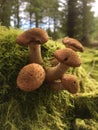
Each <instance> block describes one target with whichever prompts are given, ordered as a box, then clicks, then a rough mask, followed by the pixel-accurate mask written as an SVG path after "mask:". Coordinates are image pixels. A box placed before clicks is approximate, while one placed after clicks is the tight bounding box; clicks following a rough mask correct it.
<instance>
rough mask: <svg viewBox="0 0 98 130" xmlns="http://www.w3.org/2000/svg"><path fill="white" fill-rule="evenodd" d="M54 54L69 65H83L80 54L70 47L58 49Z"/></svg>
mask: <svg viewBox="0 0 98 130" xmlns="http://www.w3.org/2000/svg"><path fill="white" fill-rule="evenodd" d="M54 56H55V58H56V59H57V60H58V61H59V62H61V63H63V64H66V65H67V66H71V67H79V66H80V65H81V59H80V57H79V55H78V54H77V53H76V52H75V51H73V50H72V49H70V48H64V49H60V50H56V51H55V53H54Z"/></svg>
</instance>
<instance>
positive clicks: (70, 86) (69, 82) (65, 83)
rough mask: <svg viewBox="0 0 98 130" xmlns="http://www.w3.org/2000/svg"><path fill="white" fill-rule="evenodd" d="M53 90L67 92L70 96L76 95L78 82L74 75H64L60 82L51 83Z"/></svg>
mask: <svg viewBox="0 0 98 130" xmlns="http://www.w3.org/2000/svg"><path fill="white" fill-rule="evenodd" d="M51 88H52V89H53V90H67V91H68V92H70V93H72V94H76V93H77V92H78V89H79V82H78V79H77V77H76V76H75V75H70V74H64V75H63V77H62V78H61V81H54V82H53V83H51Z"/></svg>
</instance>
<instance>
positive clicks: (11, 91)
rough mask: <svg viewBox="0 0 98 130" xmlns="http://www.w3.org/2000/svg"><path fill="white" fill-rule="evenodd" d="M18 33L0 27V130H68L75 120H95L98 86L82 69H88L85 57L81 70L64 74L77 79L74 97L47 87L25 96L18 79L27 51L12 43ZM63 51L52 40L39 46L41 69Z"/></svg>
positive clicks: (44, 86) (26, 57) (59, 45)
mask: <svg viewBox="0 0 98 130" xmlns="http://www.w3.org/2000/svg"><path fill="white" fill-rule="evenodd" d="M21 32H22V31H21V30H16V29H12V28H10V29H7V28H5V27H2V26H0V130H70V129H73V127H72V121H73V120H76V118H77V117H79V118H82V119H84V118H94V119H95V120H97V113H98V109H97V106H98V95H97V94H96V92H97V90H98V82H97V81H96V80H95V79H92V78H91V74H90V75H88V73H87V72H86V71H85V69H84V68H87V66H89V65H88V63H89V61H88V59H87V57H86V53H85V55H84V54H83V55H82V57H81V58H83V57H86V58H84V59H85V60H87V62H86V61H85V63H84V64H83V65H82V67H79V68H77V69H69V70H68V71H67V72H66V73H70V74H74V75H77V77H78V80H79V84H80V90H79V93H78V94H77V95H75V96H74V95H71V94H70V93H68V92H67V91H66V90H65V91H58V92H53V90H51V89H50V86H49V84H46V83H43V84H42V86H41V87H40V88H39V89H37V90H35V91H34V92H28V93H26V92H23V91H21V90H20V89H19V88H18V87H17V85H16V79H17V75H18V73H19V71H20V70H21V68H22V67H23V66H25V65H27V64H28V63H29V49H28V48H27V47H21V46H19V45H17V44H16V43H15V39H16V36H17V35H18V34H20V33H21ZM63 47H64V46H62V45H61V43H60V42H54V41H51V40H50V41H49V42H48V43H47V44H45V45H44V46H42V56H43V59H44V65H43V66H45V67H46V66H47V67H49V66H51V65H50V59H51V58H53V52H54V51H55V50H56V49H59V48H63ZM95 53H96V52H95V51H93V53H92V54H94V57H96V55H97V53H96V55H95ZM87 54H88V53H87ZM97 61H98V60H97V57H96V62H97ZM91 65H92V64H91ZM89 67H91V66H89ZM96 67H97V65H96ZM96 69H97V70H98V68H96ZM88 70H89V69H88ZM92 74H93V73H92ZM94 76H95V75H94ZM85 111H86V113H85ZM85 115H87V116H85Z"/></svg>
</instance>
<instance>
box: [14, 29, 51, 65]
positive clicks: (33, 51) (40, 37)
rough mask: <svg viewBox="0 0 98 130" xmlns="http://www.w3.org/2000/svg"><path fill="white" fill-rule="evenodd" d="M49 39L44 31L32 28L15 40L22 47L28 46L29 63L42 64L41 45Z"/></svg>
mask: <svg viewBox="0 0 98 130" xmlns="http://www.w3.org/2000/svg"><path fill="white" fill-rule="evenodd" d="M48 39H49V37H48V34H47V32H46V31H45V30H43V29H41V28H33V29H29V30H27V31H25V32H23V33H22V34H21V35H19V36H18V37H17V38H16V42H17V43H18V44H19V45H22V46H27V45H28V46H29V48H30V60H31V63H38V64H42V63H43V60H42V56H41V45H42V44H44V43H46V42H47V41H48Z"/></svg>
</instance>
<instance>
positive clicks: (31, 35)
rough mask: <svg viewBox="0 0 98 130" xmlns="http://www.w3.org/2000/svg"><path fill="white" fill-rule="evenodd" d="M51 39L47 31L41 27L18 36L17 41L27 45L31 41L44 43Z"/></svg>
mask: <svg viewBox="0 0 98 130" xmlns="http://www.w3.org/2000/svg"><path fill="white" fill-rule="evenodd" d="M48 40H49V36H48V34H47V32H46V31H45V30H43V29H41V28H32V29H29V30H27V31H25V32H23V33H22V34H21V35H19V36H17V38H16V42H17V43H18V44H20V45H22V46H27V45H28V44H30V43H33V44H35V45H36V44H44V43H46V42H47V41H48Z"/></svg>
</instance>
